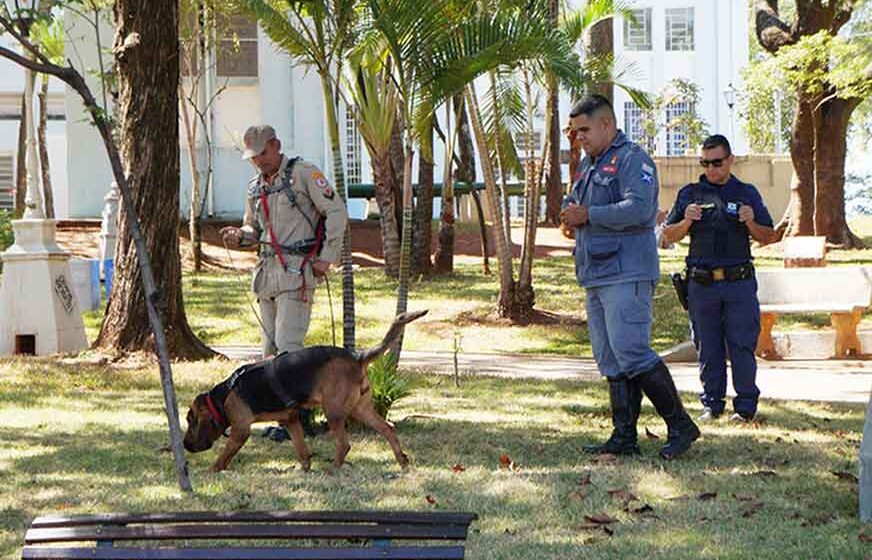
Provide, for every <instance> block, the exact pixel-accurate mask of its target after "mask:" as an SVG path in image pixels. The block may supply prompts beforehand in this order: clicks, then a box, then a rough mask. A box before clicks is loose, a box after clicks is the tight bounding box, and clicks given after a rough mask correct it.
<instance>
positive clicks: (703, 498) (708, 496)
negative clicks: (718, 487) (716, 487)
mask: <svg viewBox="0 0 872 560" xmlns="http://www.w3.org/2000/svg"><path fill="white" fill-rule="evenodd" d="M717 497H718V493H717V492H703V493H702V494H700V495H698V496H697V497H696V499H697V500H699V501H700V502H707V501H709V500H714V499H715V498H717Z"/></svg>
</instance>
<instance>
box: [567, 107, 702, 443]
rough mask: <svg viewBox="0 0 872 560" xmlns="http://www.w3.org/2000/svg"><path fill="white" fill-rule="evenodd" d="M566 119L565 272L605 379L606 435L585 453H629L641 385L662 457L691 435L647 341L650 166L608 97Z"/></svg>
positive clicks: (654, 185) (653, 171) (694, 433)
mask: <svg viewBox="0 0 872 560" xmlns="http://www.w3.org/2000/svg"><path fill="white" fill-rule="evenodd" d="M569 117H570V125H571V127H572V130H573V131H574V134H575V139H576V140H578V141H579V142H580V143H581V145H582V147H583V148H584V151H585V154H586V155H585V158H584V160H583V161H582V162H581V175H580V176H579V178H578V180H577V181H576V182H575V185H574V186H573V188H572V192H571V193H570V194H569V196H568V197H567V200H566V201H565V204H564V208H563V211H562V212H561V220H562V222H563V224H564V226H565V227H568V228H574V230H575V274H576V278H577V281H578V283H579V285H580V286H582V287H583V288H584V289H585V292H586V294H587V297H586V305H587V324H588V332H589V333H590V343H591V347H592V349H593V355H594V358H595V359H596V363H597V366H598V367H599V370H600V373H601V374H602V375H603V376H604V377H606V378H607V379H608V382H609V402H610V405H611V411H612V425H613V426H614V429H613V430H612V435H611V437H609V439H608V440H606V441H605V442H604V443H602V444H598V445H589V446H586V447H585V451H587V452H589V453H613V454H620V455H631V454H637V453H639V445H638V440H637V430H636V423H637V420H638V418H639V407H640V406H641V402H642V394H643V393H644V394H645V395H647V397H648V398H649V399H650V401H651V403H652V404H653V405H654V408H655V409H656V410H657V413H658V414H659V415H660V416H661V417H662V418H663V420H664V421H665V422H666V426H667V438H666V445H664V446H663V448H662V449H661V450H660V456H661V457H663V458H664V459H672V458H674V457H676V456H678V455H680V454H682V453H684V452H685V451H687V450H688V449H690V446H691V444H692V443H693V442H694V441H695V440H696V439H697V438H698V437H699V429H698V428H697V427H696V424H694V423H693V420H691V419H690V416H688V414H687V412H686V411H685V409H684V406H683V405H682V403H681V398H680V397H679V395H678V391H677V390H676V388H675V383H674V382H673V380H672V376H671V375H670V373H669V369H668V368H667V367H666V365H665V364H664V363H663V361H662V360H661V359H660V356H658V355H657V353H656V352H655V351H654V350H653V349H652V348H651V322H652V319H653V315H652V307H653V296H654V289H655V287H656V285H657V281H658V279H659V278H660V266H659V259H658V256H657V241H656V238H655V235H654V225H655V222H656V218H657V195H658V192H659V186H658V179H657V168H656V167H655V165H654V162H653V161H652V160H651V158H650V157H649V156H648V154H646V153H645V152H644V150H642V148H640V147H639V146H638V145H637V144H634V143H633V142H630V141H629V140H628V139H627V137H626V136H625V135H624V133H623V132H621V131H620V130H618V128H617V125H616V121H615V113H614V110H613V109H612V105H611V103H609V101H608V99H606V98H605V97H603V96H601V95H591V96H588V97H586V98H584V99H582V100H581V101H579V102H578V103H576V105H575V106H574V107H573V108H572V111H571V112H570V113H569Z"/></svg>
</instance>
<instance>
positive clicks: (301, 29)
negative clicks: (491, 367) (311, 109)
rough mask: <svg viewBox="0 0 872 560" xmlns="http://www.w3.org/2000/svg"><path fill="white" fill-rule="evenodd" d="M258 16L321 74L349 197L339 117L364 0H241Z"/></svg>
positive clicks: (338, 173)
mask: <svg viewBox="0 0 872 560" xmlns="http://www.w3.org/2000/svg"><path fill="white" fill-rule="evenodd" d="M236 1H237V4H238V6H239V7H240V8H242V9H243V10H245V11H246V12H247V13H248V14H249V15H251V16H252V17H254V18H256V19H257V20H258V21H259V22H260V25H261V27H262V28H263V30H264V31H265V32H266V34H267V35H268V36H269V38H270V39H272V41H273V42H274V43H275V44H276V45H277V46H278V47H279V48H281V49H282V50H284V51H285V52H286V53H287V54H288V55H289V56H290V57H291V58H293V59H295V60H297V61H299V62H302V63H304V64H306V65H308V66H311V67H312V68H313V69H314V70H315V72H317V74H318V77H319V78H320V79H321V90H322V95H323V98H324V110H325V113H326V115H325V116H326V123H327V133H328V137H329V139H330V151H331V155H332V160H333V181H334V183H335V187H336V191H337V192H338V193H339V196H340V197H341V198H342V199H343V200H346V198H347V197H346V190H345V168H344V159H343V157H342V148H341V141H340V136H339V121H338V120H337V112H338V109H337V107H338V103H339V100H340V97H341V89H340V88H341V80H340V77H341V76H342V72H343V68H344V66H345V61H346V59H347V57H348V55H349V52H350V51H351V48H352V45H353V44H354V41H355V38H356V32H357V30H358V28H357V26H358V20H359V13H360V10H359V8H360V2H359V0H333V1H329V0H314V1H306V2H297V1H294V0H284V1H282V0H236ZM342 334H343V345H344V346H345V348H347V349H349V350H354V347H355V340H354V275H353V272H352V268H351V228H350V226H349V227H346V229H345V239H344V242H343V244H342Z"/></svg>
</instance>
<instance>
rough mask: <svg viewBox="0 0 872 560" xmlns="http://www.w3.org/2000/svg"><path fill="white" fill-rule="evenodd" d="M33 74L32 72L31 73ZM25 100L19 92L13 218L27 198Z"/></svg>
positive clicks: (17, 215) (21, 213)
mask: <svg viewBox="0 0 872 560" xmlns="http://www.w3.org/2000/svg"><path fill="white" fill-rule="evenodd" d="M31 75H33V74H31ZM26 109H27V100H26V98H25V97H24V94H21V113H20V117H19V119H18V151H17V152H16V154H15V213H14V214H15V218H16V219H17V218H21V216H23V215H24V208H25V205H24V199H25V198H27V127H26V126H25V122H24V112H25V110H26Z"/></svg>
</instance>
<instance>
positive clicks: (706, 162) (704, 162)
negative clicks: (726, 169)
mask: <svg viewBox="0 0 872 560" xmlns="http://www.w3.org/2000/svg"><path fill="white" fill-rule="evenodd" d="M725 159H727V158H717V159H703V158H700V159H699V164H700V165H701V166H703V167H705V168H706V169H708V167H709V166H712V167H721V166H722V165H724V160H725Z"/></svg>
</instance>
